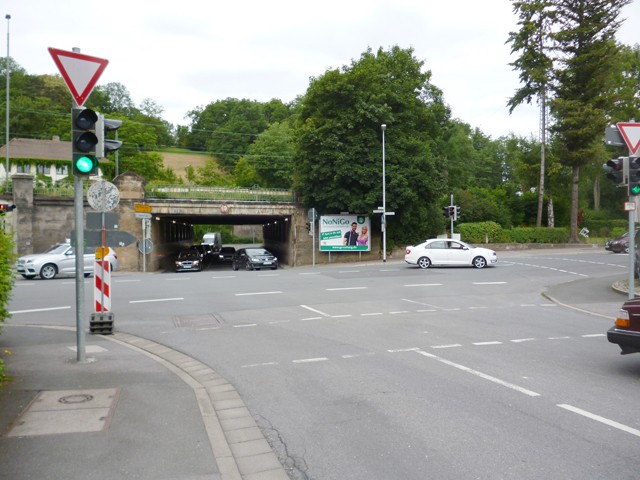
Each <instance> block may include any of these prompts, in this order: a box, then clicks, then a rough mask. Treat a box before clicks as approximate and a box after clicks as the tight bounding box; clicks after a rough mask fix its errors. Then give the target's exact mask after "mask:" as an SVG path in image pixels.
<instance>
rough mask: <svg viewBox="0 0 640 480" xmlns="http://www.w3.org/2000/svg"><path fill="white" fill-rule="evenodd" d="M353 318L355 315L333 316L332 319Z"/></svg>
mask: <svg viewBox="0 0 640 480" xmlns="http://www.w3.org/2000/svg"><path fill="white" fill-rule="evenodd" d="M352 316H353V315H331V318H347V317H352Z"/></svg>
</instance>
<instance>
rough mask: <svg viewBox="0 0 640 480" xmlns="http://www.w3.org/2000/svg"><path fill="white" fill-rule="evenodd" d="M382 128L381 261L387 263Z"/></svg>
mask: <svg viewBox="0 0 640 480" xmlns="http://www.w3.org/2000/svg"><path fill="white" fill-rule="evenodd" d="M380 128H382V261H383V262H386V261H387V218H386V215H387V181H386V175H385V165H384V164H385V158H384V131H385V130H386V129H387V126H386V125H385V124H384V123H383V124H382V125H380Z"/></svg>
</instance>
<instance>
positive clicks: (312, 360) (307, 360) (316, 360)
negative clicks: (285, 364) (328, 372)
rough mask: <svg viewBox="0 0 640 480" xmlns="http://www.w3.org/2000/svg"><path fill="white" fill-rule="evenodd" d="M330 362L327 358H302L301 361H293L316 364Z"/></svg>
mask: <svg viewBox="0 0 640 480" xmlns="http://www.w3.org/2000/svg"><path fill="white" fill-rule="evenodd" d="M327 360H329V359H328V358H327V357H318V358H301V359H300V360H293V363H314V362H326V361H327Z"/></svg>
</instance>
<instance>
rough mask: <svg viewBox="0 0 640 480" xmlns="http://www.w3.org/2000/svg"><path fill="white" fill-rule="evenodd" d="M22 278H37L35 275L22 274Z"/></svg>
mask: <svg viewBox="0 0 640 480" xmlns="http://www.w3.org/2000/svg"><path fill="white" fill-rule="evenodd" d="M22 277H23V278H26V279H27V280H33V279H34V278H36V276H35V275H25V274H22Z"/></svg>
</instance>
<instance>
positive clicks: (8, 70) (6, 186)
mask: <svg viewBox="0 0 640 480" xmlns="http://www.w3.org/2000/svg"><path fill="white" fill-rule="evenodd" d="M4 18H6V19H7V61H6V62H5V74H6V75H7V100H6V103H7V108H6V119H5V124H6V125H5V128H6V132H5V148H6V150H5V153H6V155H7V158H6V161H5V184H4V191H5V193H9V85H10V83H11V81H10V78H11V65H10V57H9V20H11V15H9V14H7V15H5V17H4Z"/></svg>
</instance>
